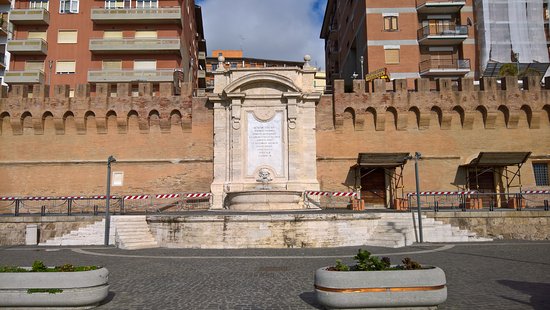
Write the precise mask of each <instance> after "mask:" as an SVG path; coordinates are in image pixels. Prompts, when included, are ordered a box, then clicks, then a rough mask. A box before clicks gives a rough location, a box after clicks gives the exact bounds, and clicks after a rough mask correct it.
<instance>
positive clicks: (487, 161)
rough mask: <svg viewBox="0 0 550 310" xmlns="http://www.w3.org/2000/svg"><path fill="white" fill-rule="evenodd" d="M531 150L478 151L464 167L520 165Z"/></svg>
mask: <svg viewBox="0 0 550 310" xmlns="http://www.w3.org/2000/svg"><path fill="white" fill-rule="evenodd" d="M530 155H531V152H480V153H479V155H478V156H477V157H476V158H474V159H472V161H471V162H469V163H466V164H465V165H463V166H464V167H507V166H514V165H520V164H523V163H525V162H526V161H527V159H528V158H529V156H530Z"/></svg>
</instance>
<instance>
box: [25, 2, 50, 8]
mask: <svg viewBox="0 0 550 310" xmlns="http://www.w3.org/2000/svg"><path fill="white" fill-rule="evenodd" d="M48 4H49V1H48V0H31V1H30V2H29V9H45V10H47V9H48Z"/></svg>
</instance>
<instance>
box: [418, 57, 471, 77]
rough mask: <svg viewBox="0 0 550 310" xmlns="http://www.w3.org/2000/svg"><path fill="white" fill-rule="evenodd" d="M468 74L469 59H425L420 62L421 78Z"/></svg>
mask: <svg viewBox="0 0 550 310" xmlns="http://www.w3.org/2000/svg"><path fill="white" fill-rule="evenodd" d="M469 72H470V59H427V60H424V61H422V62H420V75H422V76H463V75H465V74H467V73H469Z"/></svg>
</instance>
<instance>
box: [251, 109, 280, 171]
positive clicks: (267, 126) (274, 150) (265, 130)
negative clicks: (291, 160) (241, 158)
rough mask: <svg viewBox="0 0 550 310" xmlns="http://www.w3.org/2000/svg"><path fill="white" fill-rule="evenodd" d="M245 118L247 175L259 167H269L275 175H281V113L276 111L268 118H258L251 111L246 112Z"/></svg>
mask: <svg viewBox="0 0 550 310" xmlns="http://www.w3.org/2000/svg"><path fill="white" fill-rule="evenodd" d="M247 120H248V131H247V134H248V139H247V140H248V149H247V154H248V156H247V158H248V162H247V170H246V172H247V175H252V174H254V171H256V169H258V168H260V167H270V168H272V169H273V170H274V172H275V173H276V174H277V175H283V174H284V173H283V171H284V169H283V132H282V127H283V126H282V122H283V113H281V112H276V113H275V115H274V116H273V117H272V118H271V119H269V120H259V119H257V118H256V117H255V116H254V113H253V112H248V113H247Z"/></svg>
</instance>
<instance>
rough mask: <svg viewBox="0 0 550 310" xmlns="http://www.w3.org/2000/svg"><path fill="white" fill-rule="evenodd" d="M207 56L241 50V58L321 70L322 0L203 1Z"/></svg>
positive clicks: (322, 58)
mask: <svg viewBox="0 0 550 310" xmlns="http://www.w3.org/2000/svg"><path fill="white" fill-rule="evenodd" d="M196 2H197V4H198V5H200V6H201V7H202V18H203V24H204V32H205V34H204V35H205V38H206V46H207V48H208V53H209V55H211V51H212V50H215V49H242V50H243V52H244V56H245V57H254V58H265V59H279V60H291V61H303V57H304V55H305V54H309V55H311V57H312V62H311V64H312V65H317V66H320V67H324V65H325V60H324V47H323V46H324V41H323V40H321V39H320V38H319V34H320V32H321V23H322V18H323V14H324V9H325V5H326V0H204V1H196Z"/></svg>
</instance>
